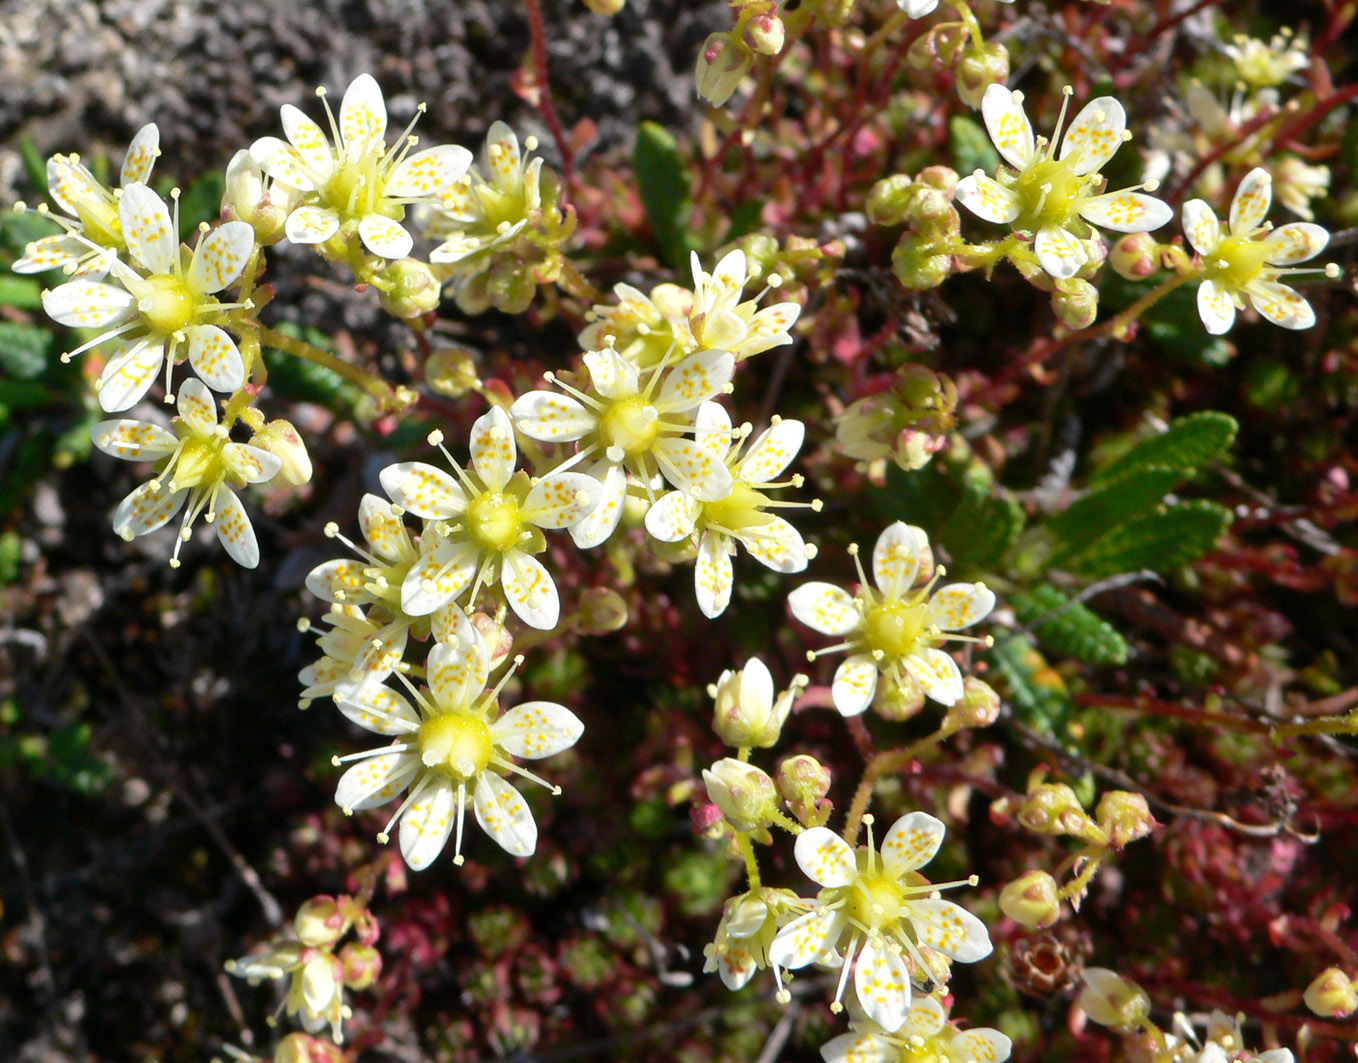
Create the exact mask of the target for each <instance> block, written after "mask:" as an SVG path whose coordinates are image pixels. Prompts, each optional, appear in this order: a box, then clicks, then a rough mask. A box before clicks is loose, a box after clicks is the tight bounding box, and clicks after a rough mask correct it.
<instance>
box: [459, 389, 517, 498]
mask: <svg viewBox="0 0 1358 1063" xmlns="http://www.w3.org/2000/svg"><path fill="white" fill-rule="evenodd" d="M471 455H472V466H473V467H474V468H475V469H476V475H477V476H479V477H481V482H482V483H484V484H485V485H486V487H487V488H488V489H489V490H491V491H502V490H504V486H505V484H507V483H509V478H510V477H511V476H513V475H514V466H515V464H516V463H517V462H518V459H519V453H518V449H517V448H516V447H515V445H514V425H513V423H512V422H511V421H510V420H509V414H507V413H505V411H504V410H503V409H502V408H501V407H499V406H492V407H491V408H490V409H489V410H488V411H487V412H485V413H483V414H482V415H481V416H480V417H478V418H477V419H476V420H475V421H474V422H473V423H472V437H471Z"/></svg>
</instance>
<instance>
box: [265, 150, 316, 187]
mask: <svg viewBox="0 0 1358 1063" xmlns="http://www.w3.org/2000/svg"><path fill="white" fill-rule="evenodd" d="M250 158H252V159H254V160H255V163H256V165H258V166H259V168H260V169H261V170H263V171H264V172H265V173H266V174H268V175H269V176H270V177H271V178H273V180H275V181H278V182H279V183H280V184H285V185H287V186H288V187H289V188H296V189H298V190H299V191H302V192H314V191H315V190H316V182H315V180H314V179H313V178H312V177H311V175H310V173H308V169H309V167H308V166H307V161H306V159H305V158H303V156H302V154H301V153H300V152H299V151H298V150H297V149H296V148H294V147H293V146H292V145H291V144H289V143H287V142H286V141H284V140H279V139H278V137H260V138H259V139H258V140H256V141H255V142H254V143H253V144H251V145H250Z"/></svg>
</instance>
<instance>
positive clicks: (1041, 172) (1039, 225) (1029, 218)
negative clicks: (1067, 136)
mask: <svg viewBox="0 0 1358 1063" xmlns="http://www.w3.org/2000/svg"><path fill="white" fill-rule="evenodd" d="M1075 163H1076V158H1075V157H1074V156H1072V157H1071V158H1069V159H1065V160H1060V161H1058V160H1056V159H1041V160H1036V161H1034V162H1032V163H1030V164H1029V165H1028V166H1027V167H1026V168H1025V169H1024V171H1023V172H1022V173H1020V174H1019V175H1018V181H1017V182H1016V183H1015V185H1014V191H1015V192H1017V193H1018V196H1019V202H1020V213H1019V217H1018V220H1017V221H1016V222H1015V225H1016V226H1017V227H1018V228H1020V229H1025V230H1027V231H1029V232H1037V231H1038V230H1039V229H1045V228H1047V227H1048V226H1053V225H1054V226H1058V227H1059V226H1062V225H1064V224H1065V223H1066V222H1068V221H1069V220H1070V219H1071V218H1072V217H1073V216H1074V214H1075V209H1076V208H1077V207H1078V206H1079V205H1080V201H1081V200H1082V199H1084V198H1085V194H1086V184H1087V179H1086V178H1084V177H1081V176H1080V175H1079V174H1077V173H1076V172H1075Z"/></svg>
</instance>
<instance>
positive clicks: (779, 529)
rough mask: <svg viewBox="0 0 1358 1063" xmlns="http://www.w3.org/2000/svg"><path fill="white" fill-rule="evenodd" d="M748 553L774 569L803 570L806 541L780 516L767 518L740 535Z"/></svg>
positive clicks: (786, 570) (784, 570) (783, 570)
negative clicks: (749, 531) (750, 531)
mask: <svg viewBox="0 0 1358 1063" xmlns="http://www.w3.org/2000/svg"><path fill="white" fill-rule="evenodd" d="M739 539H740V541H741V542H742V543H744V544H745V549H746V550H748V551H749V552H750V556H751V557H752V558H754V559H755V560H756V561H758V562H759V563H760V564H761V565H763V566H764V567H765V568H771V569H773V571H774V572H788V573H791V572H804V571H805V570H806V543H805V542H804V541H803V539H802V533H801V532H799V531H798V530H797V529H796V528H794V527H793V526H792V525H791V524H789V523H788V522H787V521H785V520H784V519H783V518H782V517H770V518H769V522H768V523H767V524H763V525H760V527H758V528H756V529H755V530H754V531H753V532H752V533H750V534H745V535H740V536H739Z"/></svg>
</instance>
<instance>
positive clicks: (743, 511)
mask: <svg viewBox="0 0 1358 1063" xmlns="http://www.w3.org/2000/svg"><path fill="white" fill-rule="evenodd" d="M768 504H769V500H768V498H767V496H765V495H762V494H760V493H759V492H758V491H756V490H755V489H754V488H753V487H751V486H750V485H749V484H746V483H742V482H741V481H739V480H737V481H736V483H735V485H734V486H733V487H732V488H731V493H730V494H729V495H727V496H726V497H725V498H723V499H722V500H721V501H719V502H707V503H704V504H703V514H702V522H703V523H704V524H706V525H710V526H713V527H717V528H727V529H730V530H731V531H740V530H741V529H742V528H759V527H762V526H763V525H765V524H768V523H769V522H770V521H772V520H773V518H772V517H771V516H770V515H769V514H767V513H764V512H763V511H762V508H761V507H763V506H767V505H768Z"/></svg>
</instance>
